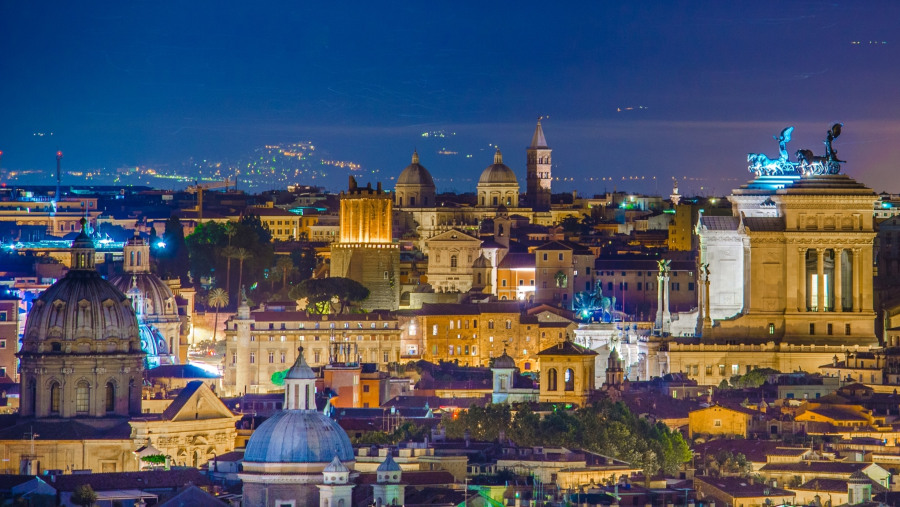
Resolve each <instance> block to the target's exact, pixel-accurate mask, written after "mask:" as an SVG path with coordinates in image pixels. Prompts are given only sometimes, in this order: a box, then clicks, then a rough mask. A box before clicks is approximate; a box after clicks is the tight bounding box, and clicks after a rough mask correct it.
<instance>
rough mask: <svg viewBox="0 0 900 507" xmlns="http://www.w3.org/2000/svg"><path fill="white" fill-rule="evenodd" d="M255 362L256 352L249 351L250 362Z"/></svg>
mask: <svg viewBox="0 0 900 507" xmlns="http://www.w3.org/2000/svg"><path fill="white" fill-rule="evenodd" d="M255 362H256V352H251V353H250V364H253V363H255Z"/></svg>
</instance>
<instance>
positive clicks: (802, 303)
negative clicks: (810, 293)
mask: <svg viewBox="0 0 900 507" xmlns="http://www.w3.org/2000/svg"><path fill="white" fill-rule="evenodd" d="M797 250H798V251H799V252H800V267H799V271H800V283H799V284H797V291H798V296H797V298H798V301H797V310H798V311H800V312H807V311H809V304H807V302H806V284H807V276H806V248H798V249H797Z"/></svg>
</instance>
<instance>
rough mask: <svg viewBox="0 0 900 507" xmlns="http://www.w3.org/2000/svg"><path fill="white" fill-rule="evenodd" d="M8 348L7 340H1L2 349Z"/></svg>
mask: <svg viewBox="0 0 900 507" xmlns="http://www.w3.org/2000/svg"><path fill="white" fill-rule="evenodd" d="M5 348H6V340H0V349H5Z"/></svg>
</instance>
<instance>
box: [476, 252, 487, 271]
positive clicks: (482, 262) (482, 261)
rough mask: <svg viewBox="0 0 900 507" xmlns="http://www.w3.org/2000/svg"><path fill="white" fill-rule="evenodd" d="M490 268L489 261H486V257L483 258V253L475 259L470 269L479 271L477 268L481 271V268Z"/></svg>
mask: <svg viewBox="0 0 900 507" xmlns="http://www.w3.org/2000/svg"><path fill="white" fill-rule="evenodd" d="M490 267H491V260H490V259H488V258H487V257H485V256H484V254H483V253H482V254H481V255H479V256H478V258H477V259H475V262H473V263H472V268H474V269H479V268H480V269H483V268H490Z"/></svg>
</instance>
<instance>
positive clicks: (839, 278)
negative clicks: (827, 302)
mask: <svg viewBox="0 0 900 507" xmlns="http://www.w3.org/2000/svg"><path fill="white" fill-rule="evenodd" d="M843 259H844V249H843V248H835V249H834V311H836V312H843V311H844V272H843V266H842V264H843V262H842V261H843Z"/></svg>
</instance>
